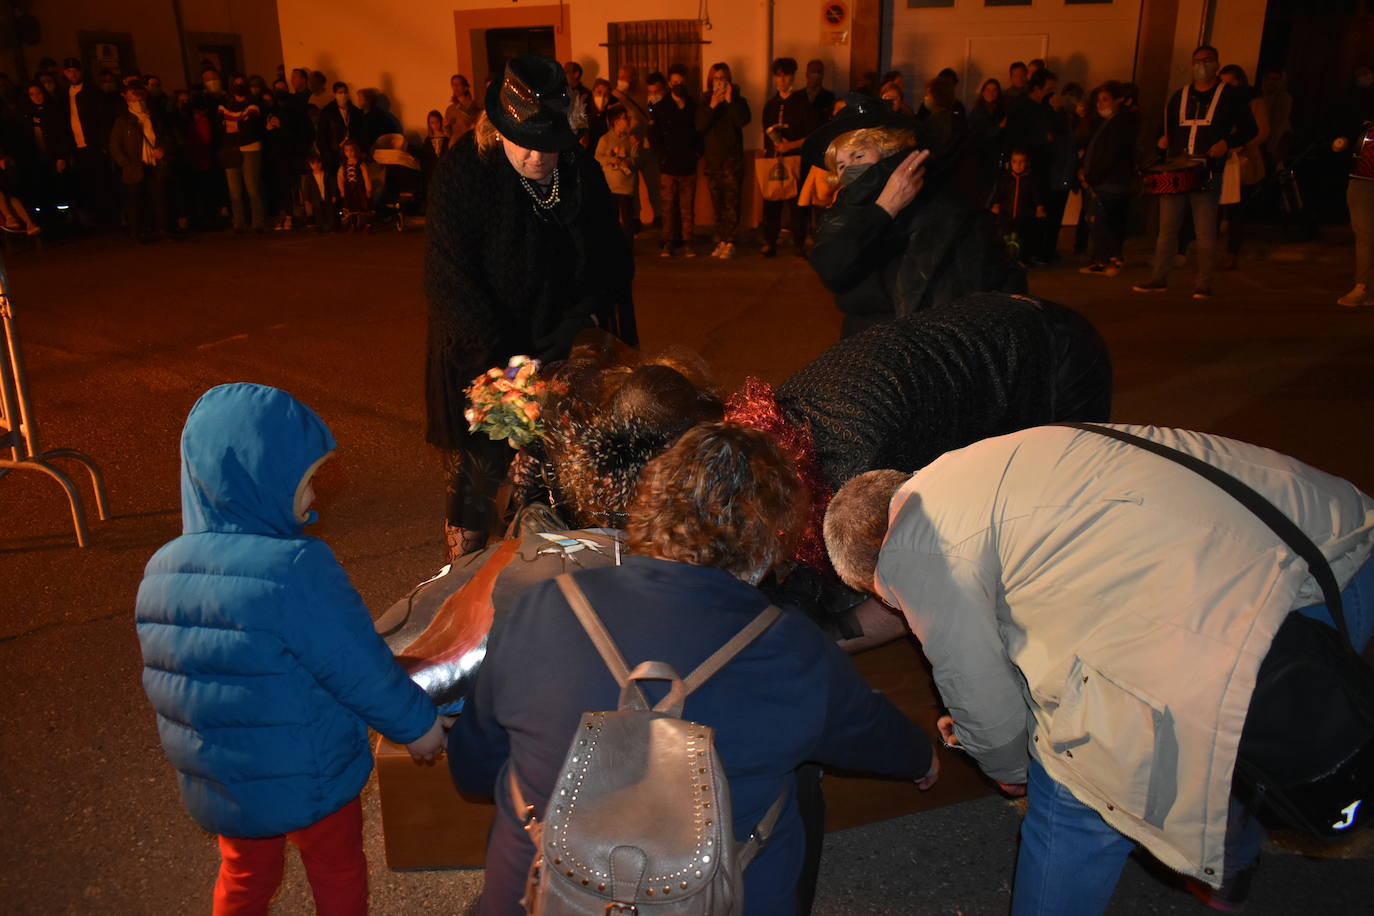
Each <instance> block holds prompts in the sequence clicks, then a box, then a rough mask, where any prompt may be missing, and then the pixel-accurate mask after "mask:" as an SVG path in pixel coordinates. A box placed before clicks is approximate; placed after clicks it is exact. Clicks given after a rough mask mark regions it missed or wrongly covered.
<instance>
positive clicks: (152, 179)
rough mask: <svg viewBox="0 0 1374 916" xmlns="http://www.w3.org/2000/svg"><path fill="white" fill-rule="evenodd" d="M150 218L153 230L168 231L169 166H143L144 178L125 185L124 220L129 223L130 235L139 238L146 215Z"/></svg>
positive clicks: (164, 232)
mask: <svg viewBox="0 0 1374 916" xmlns="http://www.w3.org/2000/svg"><path fill="white" fill-rule="evenodd" d="M145 216H147V217H149V218H150V222H151V224H152V230H153V232H155V233H158V234H166V232H167V166H166V164H165V163H159V164H158V165H156V166H152V165H145V166H144V167H143V180H142V181H140V182H138V183H137V184H126V185H124V221H125V222H126V223H127V224H128V229H129V235H131V236H133V237H134V238H138V237H139V234H140V233H142V232H143V229H144V226H143V223H144V217H145Z"/></svg>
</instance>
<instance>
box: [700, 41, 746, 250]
mask: <svg viewBox="0 0 1374 916" xmlns="http://www.w3.org/2000/svg"><path fill="white" fill-rule="evenodd" d="M708 80H709V88H708V89H707V90H706V93H705V95H703V96H702V99H701V104H699V105H698V106H697V132H698V133H699V134H701V141H702V153H703V157H702V158H703V159H704V160H705V164H704V168H705V171H706V184H707V187H709V188H710V190H711V209H712V210H713V211H715V215H716V227H715V228H716V247H715V250H714V251H712V252H711V257H713V258H720V259H722V260H729V259H731V258H733V257H734V256H735V232H736V231H737V230H738V228H739V211H740V197H741V194H742V191H743V186H742V182H743V181H744V125H746V124H748V123H749V119H750V118H751V116H752V115H751V113H750V111H749V103H748V102H746V101H745V100H744V96H743V95H741V94H740V90H739V87H738V86H736V85H735V83H734V80H733V79H732V78H731V74H730V65H729V64H727V63H725V62H724V61H721V62H719V63H715V64H712V65H711V71H710V73H709V74H708Z"/></svg>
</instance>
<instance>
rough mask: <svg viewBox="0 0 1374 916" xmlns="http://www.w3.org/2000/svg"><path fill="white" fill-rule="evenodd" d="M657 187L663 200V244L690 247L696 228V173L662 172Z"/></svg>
mask: <svg viewBox="0 0 1374 916" xmlns="http://www.w3.org/2000/svg"><path fill="white" fill-rule="evenodd" d="M658 187H659V193H660V194H661V195H662V199H663V244H664V245H671V244H673V243H675V242H686V243H687V244H689V245H690V244H691V243H692V235H693V234H694V233H695V232H696V228H697V227H696V209H697V174H696V172H693V173H692V174H690V175H669V174H668V173H667V172H664V173H662V174H661V175H660V176H659V179H658Z"/></svg>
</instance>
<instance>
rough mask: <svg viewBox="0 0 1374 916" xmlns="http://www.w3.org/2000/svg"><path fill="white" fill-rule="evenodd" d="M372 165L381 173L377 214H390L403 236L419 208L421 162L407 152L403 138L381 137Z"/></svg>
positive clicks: (377, 143) (374, 145) (374, 148)
mask: <svg viewBox="0 0 1374 916" xmlns="http://www.w3.org/2000/svg"><path fill="white" fill-rule="evenodd" d="M372 161H373V162H375V163H377V165H378V166H379V167H380V169H381V172H382V180H381V181H380V182H375V184H377V185H378V187H379V188H380V191H379V193H378V196H377V198H376V199H377V200H378V207H377V209H378V211H380V212H385V213H389V214H391V216H392V218H393V219H394V220H395V221H396V231H397V232H404V231H405V228H406V218H407V217H410V218H412V219H413V218H414V217H415V215H416V214H417V213H418V211H419V206H420V191H421V179H420V160H419V159H416V158H415V157H414V156H412V155H411V154H410V152H409V151H407V150H406V139H405V137H404V136H403V135H402V134H382V135H381V136H380V137H378V138H377V142H375V143H373V144H372Z"/></svg>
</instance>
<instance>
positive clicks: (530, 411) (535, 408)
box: [525, 401, 539, 420]
mask: <svg viewBox="0 0 1374 916" xmlns="http://www.w3.org/2000/svg"><path fill="white" fill-rule="evenodd" d="M525 416H527V417H529V418H530V419H531V420H538V419H539V405H538V404H536V403H534V402H533V401H529V402H527V403H526V404H525Z"/></svg>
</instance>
